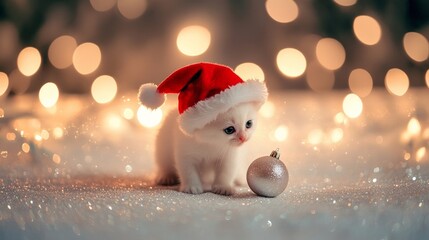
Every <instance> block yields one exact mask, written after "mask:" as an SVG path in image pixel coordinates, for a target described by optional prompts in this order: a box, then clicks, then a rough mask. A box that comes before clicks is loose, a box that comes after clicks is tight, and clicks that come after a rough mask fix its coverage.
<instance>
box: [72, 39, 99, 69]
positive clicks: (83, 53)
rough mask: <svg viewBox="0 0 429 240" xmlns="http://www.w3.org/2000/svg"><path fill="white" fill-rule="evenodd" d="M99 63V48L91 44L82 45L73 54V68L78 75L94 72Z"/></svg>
mask: <svg viewBox="0 0 429 240" xmlns="http://www.w3.org/2000/svg"><path fill="white" fill-rule="evenodd" d="M100 62H101V51H100V48H99V47H98V46H97V45H96V44H94V43H91V42H87V43H82V44H81V45H79V46H78V47H77V48H76V49H75V51H74V53H73V66H74V68H75V69H76V71H78V72H79V73H80V74H90V73H92V72H94V71H95V70H96V69H97V68H98V66H99V65H100Z"/></svg>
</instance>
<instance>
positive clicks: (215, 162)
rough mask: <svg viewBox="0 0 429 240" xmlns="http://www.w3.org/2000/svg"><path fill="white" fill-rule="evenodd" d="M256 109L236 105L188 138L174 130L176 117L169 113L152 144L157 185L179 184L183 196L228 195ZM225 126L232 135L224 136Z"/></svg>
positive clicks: (230, 192) (256, 105)
mask: <svg viewBox="0 0 429 240" xmlns="http://www.w3.org/2000/svg"><path fill="white" fill-rule="evenodd" d="M258 108H259V105H258V104H255V103H242V104H239V105H237V106H235V107H233V108H231V109H229V110H227V111H226V112H225V113H222V114H220V115H219V116H218V117H217V118H216V119H215V120H214V121H212V122H211V123H208V124H207V125H206V126H204V127H203V128H200V129H197V130H195V131H194V132H193V134H191V135H189V134H185V133H183V132H182V131H181V130H180V128H179V127H178V124H177V118H178V113H177V112H176V111H172V112H170V113H169V114H168V115H167V117H166V119H165V121H164V123H163V125H162V126H161V128H160V130H159V133H158V136H157V140H156V149H155V158H156V164H157V167H158V172H157V179H156V181H157V183H158V184H162V185H173V184H177V183H179V182H180V191H182V192H185V193H193V194H199V193H203V192H204V191H211V192H214V193H217V194H222V195H230V194H232V193H233V192H234V187H233V182H234V180H236V179H235V178H236V172H237V169H238V167H239V164H240V163H239V162H240V160H241V158H242V155H243V154H244V153H245V151H244V149H243V147H244V146H243V145H245V144H244V143H245V142H246V141H247V140H249V139H250V138H251V136H252V134H253V131H254V129H255V127H256V125H257V110H258ZM248 120H252V121H253V126H252V127H251V128H246V122H247V121H248ZM229 126H234V127H235V129H236V132H235V133H234V134H231V135H227V134H226V133H225V132H224V129H225V128H227V127H229ZM240 136H241V138H242V140H240V139H239V138H240ZM243 139H244V140H243Z"/></svg>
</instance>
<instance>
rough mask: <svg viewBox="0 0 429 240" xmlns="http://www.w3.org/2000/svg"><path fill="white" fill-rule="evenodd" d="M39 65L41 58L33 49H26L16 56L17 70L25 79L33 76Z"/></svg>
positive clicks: (37, 51)
mask: <svg viewBox="0 0 429 240" xmlns="http://www.w3.org/2000/svg"><path fill="white" fill-rule="evenodd" d="M41 63H42V56H41V55H40V52H39V50H37V49H36V48H34V47H26V48H24V49H22V50H21V52H20V53H19V55H18V60H17V65H18V69H19V71H20V72H21V73H22V74H23V75H25V76H27V77H29V76H32V75H34V74H35V73H36V72H37V70H39V68H40V65H41Z"/></svg>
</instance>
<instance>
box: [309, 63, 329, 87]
mask: <svg viewBox="0 0 429 240" xmlns="http://www.w3.org/2000/svg"><path fill="white" fill-rule="evenodd" d="M306 81H307V84H308V86H309V87H310V88H311V89H312V90H314V91H315V92H326V91H329V90H331V89H332V88H333V87H334V83H335V75H334V73H333V72H332V71H330V70H327V69H325V68H323V67H322V66H320V65H319V64H317V63H315V62H313V63H311V64H310V65H309V66H308V69H307V74H306Z"/></svg>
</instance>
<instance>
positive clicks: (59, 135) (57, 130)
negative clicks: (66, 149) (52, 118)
mask: <svg viewBox="0 0 429 240" xmlns="http://www.w3.org/2000/svg"><path fill="white" fill-rule="evenodd" d="M53 134H54V138H55V139H60V138H62V137H63V136H64V131H63V129H62V128H60V127H56V128H54V130H53Z"/></svg>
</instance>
